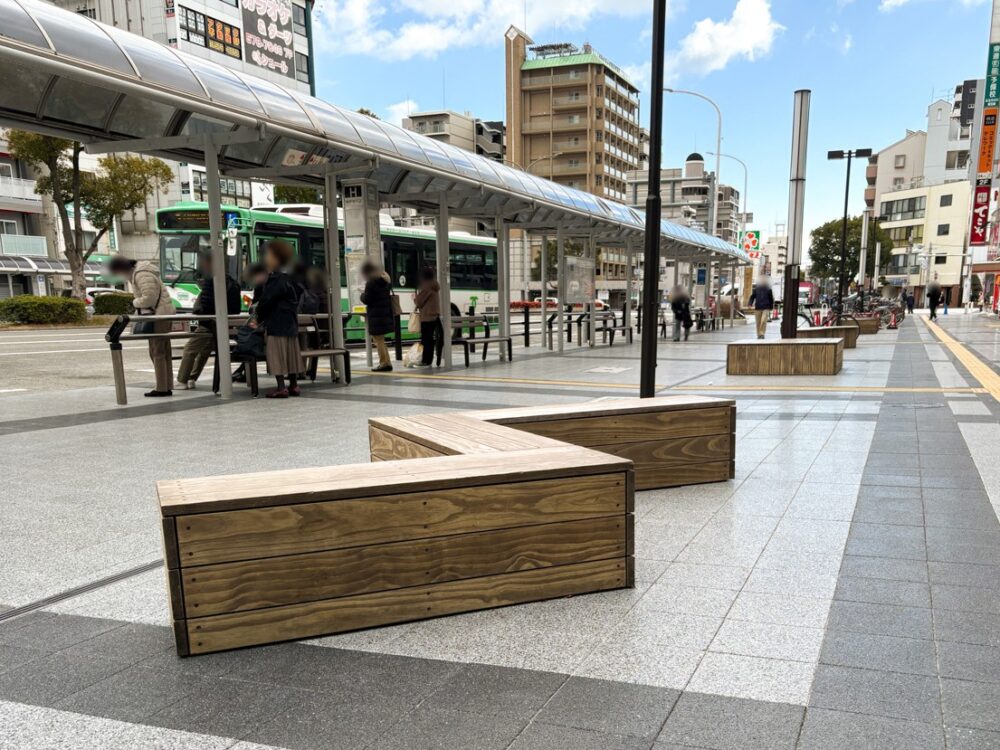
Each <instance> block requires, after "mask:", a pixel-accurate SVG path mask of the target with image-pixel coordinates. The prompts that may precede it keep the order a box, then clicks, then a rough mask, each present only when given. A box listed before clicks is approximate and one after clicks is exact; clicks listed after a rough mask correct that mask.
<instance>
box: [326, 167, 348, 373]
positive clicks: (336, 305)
mask: <svg viewBox="0 0 1000 750" xmlns="http://www.w3.org/2000/svg"><path fill="white" fill-rule="evenodd" d="M323 228H324V231H325V233H326V237H325V241H324V243H323V246H324V247H325V248H326V269H327V287H328V291H327V300H328V303H327V308H328V310H329V313H330V332H331V336H332V341H333V348H334V349H344V323H343V320H342V319H341V314H342V312H343V310H342V308H341V305H342V304H343V303H342V301H341V298H340V227H339V219H338V217H337V175H336V174H334V173H328V174H327V175H326V176H325V177H324V184H323ZM350 356H351V355H350V354H344V355H342V357H343V359H344V360H346V359H347V357H350ZM332 359H333V358H331V362H330V365H331V366H332V365H333V364H334V363H333V361H332ZM340 364H341V368H340V377H339V378H338V380H342V379H343V378H344V377H345V373H346V372H347V362H346V361H344V362H341V363H340ZM332 375H333V373H331V376H332Z"/></svg>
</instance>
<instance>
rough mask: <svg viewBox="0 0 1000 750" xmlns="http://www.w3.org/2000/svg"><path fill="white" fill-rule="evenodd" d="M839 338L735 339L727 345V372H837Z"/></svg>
mask: <svg viewBox="0 0 1000 750" xmlns="http://www.w3.org/2000/svg"><path fill="white" fill-rule="evenodd" d="M843 352H844V340H843V339H842V338H805V339H768V340H749V341H734V342H732V343H731V344H729V345H728V346H727V347H726V374H728V375H836V374H837V373H838V372H840V369H841V366H842V364H843Z"/></svg>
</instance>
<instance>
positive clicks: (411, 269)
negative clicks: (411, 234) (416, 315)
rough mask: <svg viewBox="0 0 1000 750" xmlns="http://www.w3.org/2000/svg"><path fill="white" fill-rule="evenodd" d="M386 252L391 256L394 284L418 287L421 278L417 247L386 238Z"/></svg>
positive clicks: (409, 287)
mask: <svg viewBox="0 0 1000 750" xmlns="http://www.w3.org/2000/svg"><path fill="white" fill-rule="evenodd" d="M385 245H386V254H387V255H388V256H389V259H390V263H391V266H392V268H391V270H390V271H389V273H390V274H391V276H392V284H393V286H395V287H398V288H402V289H416V288H417V282H418V281H419V280H420V267H419V265H418V263H417V255H418V254H417V248H415V247H413V246H410V245H409V243H405V244H404V243H403V242H401V241H396V240H386V243H385Z"/></svg>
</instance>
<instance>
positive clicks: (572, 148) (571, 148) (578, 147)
mask: <svg viewBox="0 0 1000 750" xmlns="http://www.w3.org/2000/svg"><path fill="white" fill-rule="evenodd" d="M596 145H598V144H595V146H596ZM588 148H589V145H588V143H587V141H586V140H584V139H583V138H578V139H576V140H575V141H554V142H553V143H552V150H553V151H561V152H562V153H564V154H568V153H574V152H585V151H587V149H588Z"/></svg>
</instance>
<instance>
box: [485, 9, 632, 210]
mask: <svg viewBox="0 0 1000 750" xmlns="http://www.w3.org/2000/svg"><path fill="white" fill-rule="evenodd" d="M533 45H534V42H533V41H532V40H531V38H530V37H528V35H527V34H525V33H524V32H523V31H521V30H520V29H517V28H516V27H514V26H511V27H510V29H509V30H508V31H507V36H506V44H505V47H506V79H507V152H508V160H509V161H510V162H511V163H513V164H516V165H518V166H520V167H522V168H524V169H526V170H527V171H529V172H532V173H533V174H537V175H540V176H542V177H546V178H549V179H551V180H553V181H555V182H558V183H560V184H563V185H569V186H571V187H574V188H578V189H580V190H586V191H588V192H590V193H593V194H595V195H599V196H602V197H604V198H609V199H611V200H615V201H620V202H625V201H626V199H627V184H626V175H627V173H628V172H629V171H631V170H635V169H638V168H639V166H640V154H641V147H640V141H639V89H637V88H636V86H635V85H634V84H633V83H632V82H631V81H630V80H629V79H628V77H627V76H626V75H625V74H624V73H623V72H622V71H621V70H620V69H619V68H618V67H617V66H616V65H614V64H613V63H612V62H610V61H609V60H607V59H606V58H604V57H602V56H601V55H599V54H598V53H597V52H595V51H594V50H593V49H592V48H591V47H590V45H589V44H585V45H583V48H582V49H581V48H577V47H576V46H575V45H572V44H546V45H541V46H533Z"/></svg>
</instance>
